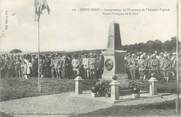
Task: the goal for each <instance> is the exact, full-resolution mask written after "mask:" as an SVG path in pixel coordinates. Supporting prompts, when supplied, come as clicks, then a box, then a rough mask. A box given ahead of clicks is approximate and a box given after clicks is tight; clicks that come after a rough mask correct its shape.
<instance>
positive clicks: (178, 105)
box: [176, 0, 180, 116]
mask: <svg viewBox="0 0 181 117" xmlns="http://www.w3.org/2000/svg"><path fill="white" fill-rule="evenodd" d="M179 2H180V1H179V0H177V38H176V53H177V54H176V58H177V66H176V67H177V99H176V113H177V115H178V116H180V78H179V77H180V76H179V38H180V37H179V36H180V34H179V30H180V29H179V25H180V22H179V20H180V17H179V15H180V12H179V9H180V6H179Z"/></svg>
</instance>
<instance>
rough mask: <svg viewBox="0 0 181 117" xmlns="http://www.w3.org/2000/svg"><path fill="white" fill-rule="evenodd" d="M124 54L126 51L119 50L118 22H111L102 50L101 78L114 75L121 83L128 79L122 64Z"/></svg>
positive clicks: (107, 78)
mask: <svg viewBox="0 0 181 117" xmlns="http://www.w3.org/2000/svg"><path fill="white" fill-rule="evenodd" d="M125 54H126V51H123V50H121V35H120V29H119V24H118V23H111V24H110V26H109V34H108V44H107V49H106V50H105V51H103V55H104V60H105V61H104V72H103V75H102V78H103V79H105V80H112V77H113V76H114V75H116V76H117V78H118V80H119V81H120V83H121V84H123V82H125V80H126V81H127V80H128V76H127V74H126V69H125V64H124V56H125Z"/></svg>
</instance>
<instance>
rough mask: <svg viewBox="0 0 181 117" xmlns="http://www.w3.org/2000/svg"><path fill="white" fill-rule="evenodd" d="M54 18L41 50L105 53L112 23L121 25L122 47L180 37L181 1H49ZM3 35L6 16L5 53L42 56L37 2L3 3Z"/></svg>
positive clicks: (45, 26)
mask: <svg viewBox="0 0 181 117" xmlns="http://www.w3.org/2000/svg"><path fill="white" fill-rule="evenodd" d="M47 1H48V4H49V6H50V10H51V11H50V15H47V13H46V12H44V13H43V15H42V16H41V19H40V40H41V41H40V49H41V51H62V50H66V51H72V50H84V49H86V50H87V49H104V48H106V45H107V41H108V30H109V24H110V23H111V22H117V23H119V25H120V33H121V41H122V44H123V45H125V44H134V43H140V42H147V41H148V40H156V39H158V40H161V41H162V42H164V41H166V40H169V39H170V38H171V37H173V36H176V0H151V1H150V0H149V1H148V0H96V1H93V0H47ZM0 3H1V4H0V10H1V11H0V14H1V17H0V19H1V20H0V22H1V25H0V28H1V29H0V30H1V32H2V30H4V25H5V24H4V21H5V19H6V18H5V11H8V29H7V31H5V33H3V36H2V33H1V32H0V35H1V36H0V49H1V50H2V51H9V50H12V49H14V48H18V49H21V50H23V51H37V48H38V41H37V40H38V39H37V31H38V30H37V22H35V20H34V17H35V13H34V0H1V2H0ZM80 8H89V9H90V8H99V9H101V10H100V11H81V12H80V11H74V10H73V9H76V10H77V9H80ZM123 8H124V9H127V8H130V9H143V8H145V9H146V8H149V9H169V10H168V11H155V12H154V11H152V12H150V11H147V12H136V13H138V14H137V15H129V16H128V15H115V13H120V12H119V11H118V12H115V11H113V13H114V14H111V15H104V14H103V12H104V13H106V12H107V11H104V10H103V9H123Z"/></svg>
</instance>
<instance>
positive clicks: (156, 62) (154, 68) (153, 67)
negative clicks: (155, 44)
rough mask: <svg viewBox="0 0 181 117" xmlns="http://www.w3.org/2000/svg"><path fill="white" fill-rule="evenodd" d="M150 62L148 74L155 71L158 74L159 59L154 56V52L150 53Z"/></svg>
mask: <svg viewBox="0 0 181 117" xmlns="http://www.w3.org/2000/svg"><path fill="white" fill-rule="evenodd" d="M150 62H151V66H150V67H151V71H150V74H151V73H155V74H156V75H158V74H159V60H158V59H157V58H156V54H152V57H151V61H150Z"/></svg>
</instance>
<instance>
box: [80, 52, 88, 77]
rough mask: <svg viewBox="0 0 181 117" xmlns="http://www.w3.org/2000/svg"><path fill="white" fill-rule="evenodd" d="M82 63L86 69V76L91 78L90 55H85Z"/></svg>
mask: <svg viewBox="0 0 181 117" xmlns="http://www.w3.org/2000/svg"><path fill="white" fill-rule="evenodd" d="M82 65H83V69H84V78H85V79H89V59H88V55H85V56H84V57H83V59H82Z"/></svg>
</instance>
